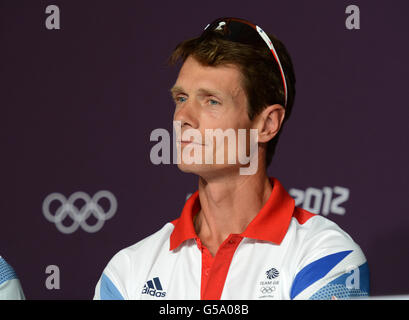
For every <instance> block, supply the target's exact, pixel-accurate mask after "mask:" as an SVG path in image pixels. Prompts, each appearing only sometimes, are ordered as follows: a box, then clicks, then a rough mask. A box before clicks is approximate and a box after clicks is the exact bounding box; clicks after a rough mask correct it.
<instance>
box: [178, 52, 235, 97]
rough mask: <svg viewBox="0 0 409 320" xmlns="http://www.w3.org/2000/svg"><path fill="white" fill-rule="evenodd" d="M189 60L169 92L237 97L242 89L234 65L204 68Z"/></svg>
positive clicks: (193, 60)
mask: <svg viewBox="0 0 409 320" xmlns="http://www.w3.org/2000/svg"><path fill="white" fill-rule="evenodd" d="M190 59H191V60H189V58H188V59H187V60H186V62H185V63H184V64H183V66H182V68H181V70H180V72H179V75H178V78H177V79H176V83H175V85H174V86H173V87H172V88H171V90H170V91H171V92H172V93H173V94H174V93H179V92H185V93H186V91H195V92H196V93H198V94H210V95H212V94H213V95H231V96H237V95H238V94H239V93H240V91H243V88H242V77H241V72H240V71H239V68H238V67H237V66H235V65H232V64H230V65H227V64H226V65H219V66H204V65H202V64H200V63H199V62H197V61H196V60H195V59H193V58H190Z"/></svg>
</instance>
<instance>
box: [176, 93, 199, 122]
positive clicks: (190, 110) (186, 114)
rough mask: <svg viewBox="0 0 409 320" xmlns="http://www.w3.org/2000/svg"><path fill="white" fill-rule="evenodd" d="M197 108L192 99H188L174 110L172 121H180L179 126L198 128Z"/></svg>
mask: <svg viewBox="0 0 409 320" xmlns="http://www.w3.org/2000/svg"><path fill="white" fill-rule="evenodd" d="M197 116H198V115H197V106H195V102H194V101H193V99H188V100H187V101H185V102H184V103H183V104H182V105H180V106H179V107H178V108H177V109H176V110H175V115H174V120H175V121H180V122H181V126H182V127H183V126H186V125H188V126H190V127H192V128H195V129H196V128H197V127H198V121H197V119H198V117H197Z"/></svg>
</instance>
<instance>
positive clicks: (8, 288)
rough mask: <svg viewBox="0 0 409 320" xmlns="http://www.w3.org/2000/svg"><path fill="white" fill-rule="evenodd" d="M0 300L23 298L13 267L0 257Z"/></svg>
mask: <svg viewBox="0 0 409 320" xmlns="http://www.w3.org/2000/svg"><path fill="white" fill-rule="evenodd" d="M0 300H25V296H24V293H23V289H22V287H21V284H20V281H19V279H18V278H17V274H16V273H15V271H14V269H13V268H12V267H11V266H10V265H9V264H8V263H7V262H6V260H4V259H3V258H2V257H0Z"/></svg>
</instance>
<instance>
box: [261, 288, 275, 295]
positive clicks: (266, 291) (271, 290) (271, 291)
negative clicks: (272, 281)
mask: <svg viewBox="0 0 409 320" xmlns="http://www.w3.org/2000/svg"><path fill="white" fill-rule="evenodd" d="M275 289H276V288H275V287H261V288H260V291H261V293H262V294H269V293H273V291H275Z"/></svg>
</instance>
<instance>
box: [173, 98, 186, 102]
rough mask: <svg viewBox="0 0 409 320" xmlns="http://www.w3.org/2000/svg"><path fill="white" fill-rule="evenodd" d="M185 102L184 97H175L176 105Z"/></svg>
mask: <svg viewBox="0 0 409 320" xmlns="http://www.w3.org/2000/svg"><path fill="white" fill-rule="evenodd" d="M185 101H186V97H176V98H175V102H176V103H181V102H185Z"/></svg>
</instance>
